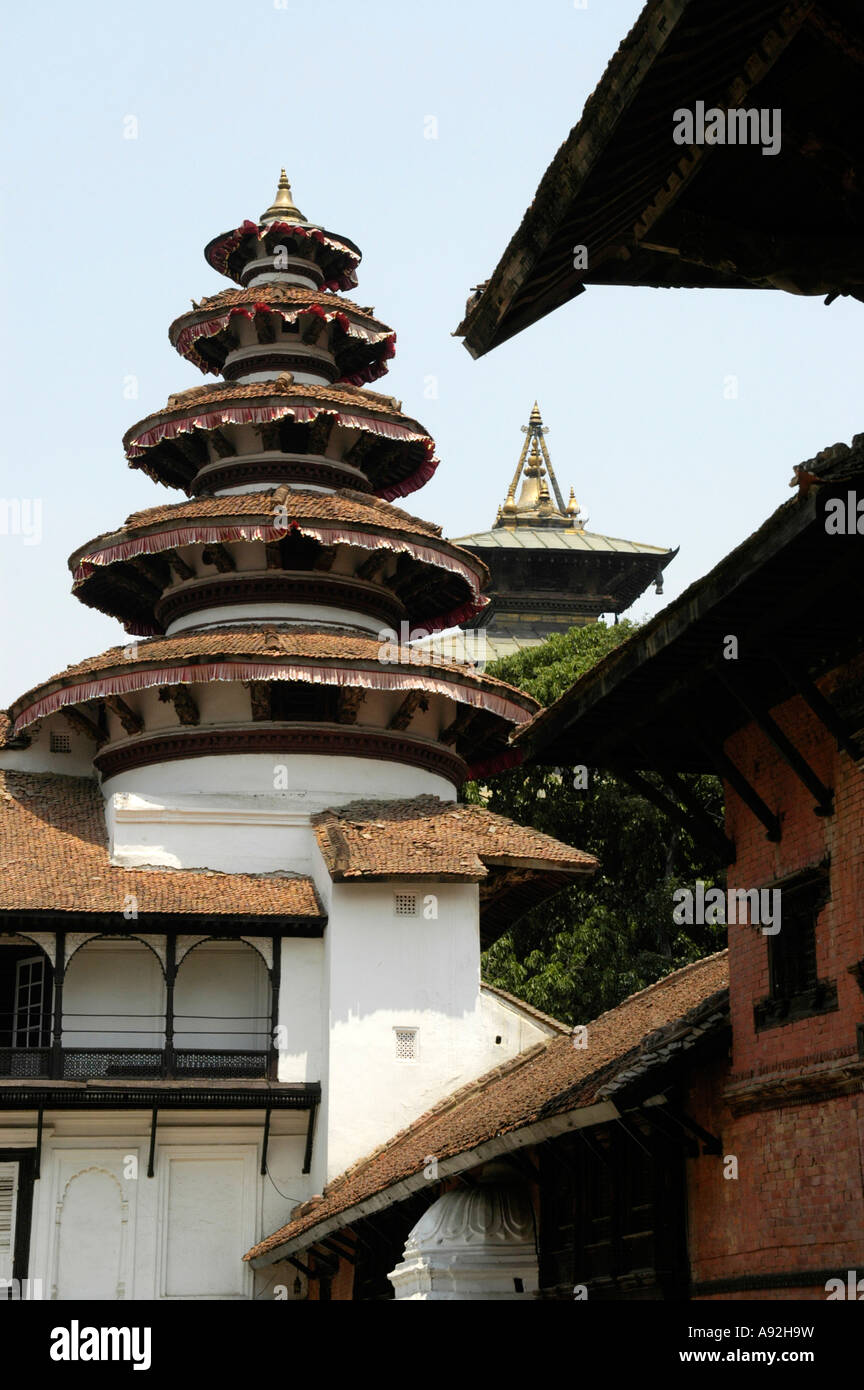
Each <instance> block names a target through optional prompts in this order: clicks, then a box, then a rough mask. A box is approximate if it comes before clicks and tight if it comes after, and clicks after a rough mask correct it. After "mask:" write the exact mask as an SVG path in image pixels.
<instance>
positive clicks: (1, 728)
mask: <svg viewBox="0 0 864 1390" xmlns="http://www.w3.org/2000/svg"><path fill="white" fill-rule="evenodd" d="M11 734H12V720H11V719H10V718H9V711H8V710H5V709H0V748H5V747H6V744H7V743H8V742H9V739H10V737H11Z"/></svg>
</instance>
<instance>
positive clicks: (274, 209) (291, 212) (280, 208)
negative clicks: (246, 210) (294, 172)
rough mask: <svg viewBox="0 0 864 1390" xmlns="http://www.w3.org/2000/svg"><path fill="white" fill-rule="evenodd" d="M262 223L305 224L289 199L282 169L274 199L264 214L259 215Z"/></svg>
mask: <svg viewBox="0 0 864 1390" xmlns="http://www.w3.org/2000/svg"><path fill="white" fill-rule="evenodd" d="M261 221H262V222H305V221H306V218H305V217H304V216H303V214H302V212H301V211H300V209H299V208H298V207H297V205H296V203H295V202H294V199H293V198H292V197H291V185H290V183H289V182H288V175H287V174H286V173H285V170H284V169H283V170H282V172H281V174H280V175H279V186H278V188H277V189H276V197H275V198H274V199H273V202H272V203H271V204H270V206H269V208H268V209H267V211H266V212H262V214H261Z"/></svg>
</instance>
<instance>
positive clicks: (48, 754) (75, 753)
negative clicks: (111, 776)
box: [0, 714, 96, 780]
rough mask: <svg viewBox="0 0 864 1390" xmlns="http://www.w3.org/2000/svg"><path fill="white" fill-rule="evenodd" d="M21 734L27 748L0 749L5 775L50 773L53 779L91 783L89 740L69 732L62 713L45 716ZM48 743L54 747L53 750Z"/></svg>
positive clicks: (75, 731) (93, 774)
mask: <svg viewBox="0 0 864 1390" xmlns="http://www.w3.org/2000/svg"><path fill="white" fill-rule="evenodd" d="M24 732H25V733H26V735H27V736H28V737H29V739H30V746H29V747H28V748H20V749H17V748H3V749H0V768H2V769H4V770H7V771H9V772H52V773H54V775H55V776H57V777H90V778H93V779H94V780H95V776H96V774H95V773H94V771H93V753H94V743H93V740H92V738H88V737H87V735H86V734H80V733H79V732H78V731H77V729H73V728H72V725H71V724H69V723H68V722H67V720H65V719H64V718H63V715H62V714H53V715H49V716H48V718H47V719H42V720H40V721H39V723H38V724H35V725H34V724H31V725H30V726H29V728H27V729H25V731H24ZM52 733H53V734H54V735H55V738H54V740H52V738H51V735H52ZM58 735H59V744H58V738H57V736H58ZM52 742H53V743H54V745H55V746H54V747H53V748H52Z"/></svg>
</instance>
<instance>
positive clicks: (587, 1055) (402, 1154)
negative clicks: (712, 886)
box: [245, 951, 729, 1259]
mask: <svg viewBox="0 0 864 1390" xmlns="http://www.w3.org/2000/svg"><path fill="white" fill-rule="evenodd" d="M728 981H729V972H728V962H727V953H726V952H725V951H720V952H718V953H717V954H716V955H713V956H707V957H706V958H705V959H703V960H700V961H696V962H694V963H693V964H692V965H687V966H685V967H684V968H683V970H676V971H675V972H674V973H673V974H671V975H667V976H666V977H665V979H662V980H659V981H658V982H657V983H656V984H653V985H650V986H649V987H648V989H643V990H641V991H640V992H639V993H638V994H633V995H631V996H630V998H629V999H625V1000H624V1002H623V1003H621V1004H619V1005H618V1007H617V1008H615V1009H611V1010H610V1011H609V1012H608V1013H605V1014H602V1015H601V1016H600V1018H598V1019H595V1020H594V1022H592V1023H589V1024H588V1046H587V1047H586V1048H577V1047H574V1046H573V1044H572V1041H571V1039H570V1037H566V1038H551V1039H550V1040H549V1041H548V1042H545V1043H540V1044H538V1045H537V1046H536V1047H534V1048H531V1049H530V1050H529V1051H527V1052H524V1053H522V1054H521V1055H520V1056H518V1057H515V1058H513V1059H512V1061H510V1062H507V1063H505V1064H504V1065H503V1066H501V1067H498V1068H496V1069H495V1070H494V1071H492V1072H488V1073H487V1074H486V1075H485V1076H483V1077H480V1078H479V1080H477V1081H472V1082H470V1083H469V1084H468V1085H467V1086H464V1087H462V1089H461V1090H459V1091H457V1092H455V1093H454V1094H453V1095H450V1096H448V1097H446V1098H445V1099H444V1100H443V1101H441V1102H440V1103H439V1104H438V1105H437V1106H435V1107H434V1108H433V1109H432V1110H430V1111H429V1112H427V1114H426V1115H423V1116H421V1117H420V1119H418V1120H417V1121H415V1122H414V1124H412V1125H410V1126H409V1127H408V1128H407V1129H405V1130H403V1131H402V1132H401V1133H400V1134H397V1135H396V1136H395V1137H394V1138H393V1139H391V1140H390V1141H389V1142H388V1143H386V1144H384V1145H383V1146H382V1147H381V1148H379V1149H377V1150H376V1151H375V1152H374V1153H373V1154H370V1155H369V1156H368V1157H367V1158H365V1159H362V1160H361V1161H360V1162H359V1163H357V1164H355V1165H354V1166H353V1167H352V1168H350V1169H348V1171H347V1172H345V1173H343V1174H342V1175H341V1176H340V1177H338V1178H336V1179H334V1181H333V1182H332V1183H329V1184H328V1185H327V1187H326V1188H325V1189H324V1193H323V1197H322V1200H321V1201H318V1202H316V1203H315V1204H314V1206H313V1207H312V1208H311V1209H310V1210H306V1211H305V1212H304V1211H303V1207H302V1206H301V1208H300V1209H299V1211H298V1215H297V1217H296V1218H295V1219H294V1220H293V1221H290V1222H289V1223H288V1224H287V1225H286V1226H283V1227H282V1228H281V1229H280V1230H278V1231H275V1232H274V1233H273V1235H271V1236H268V1237H267V1239H266V1240H263V1241H261V1242H260V1243H259V1244H258V1245H256V1246H255V1247H254V1248H253V1249H252V1250H250V1251H249V1252H248V1254H247V1255H246V1257H245V1258H246V1259H254V1258H256V1257H257V1256H259V1255H265V1254H267V1253H268V1252H270V1251H275V1250H276V1249H277V1248H278V1247H279V1246H281V1245H284V1244H285V1243H286V1242H287V1241H289V1240H293V1239H295V1238H297V1237H301V1236H302V1237H304V1244H311V1243H312V1242H313V1241H314V1239H315V1228H316V1227H317V1226H319V1225H320V1224H321V1223H322V1222H324V1221H327V1220H329V1219H330V1218H332V1217H334V1216H338V1215H341V1214H344V1218H345V1219H344V1221H343V1222H342V1224H343V1225H348V1224H350V1221H351V1209H352V1208H353V1207H356V1206H357V1205H358V1204H359V1203H361V1202H363V1201H364V1200H366V1199H367V1198H369V1197H372V1196H374V1195H375V1194H377V1193H382V1192H384V1191H385V1190H386V1189H387V1188H390V1187H392V1186H393V1184H395V1183H398V1182H401V1181H402V1180H404V1179H406V1178H410V1177H412V1176H414V1175H415V1174H419V1173H421V1172H422V1170H423V1168H424V1167H425V1165H426V1164H427V1163H428V1161H429V1155H430V1154H434V1156H435V1157H436V1158H437V1160H438V1162H439V1163H441V1162H442V1161H443V1160H445V1159H447V1158H451V1157H453V1156H455V1155H457V1154H461V1153H465V1152H466V1151H470V1150H472V1149H475V1148H477V1147H478V1146H479V1145H480V1144H483V1143H485V1142H487V1141H488V1140H490V1139H494V1138H496V1137H497V1136H499V1135H503V1134H507V1133H511V1132H513V1131H515V1130H518V1129H521V1128H523V1127H525V1126H526V1125H530V1124H533V1123H534V1122H535V1121H537V1120H541V1119H547V1118H550V1117H551V1116H554V1115H559V1114H565V1113H567V1112H569V1111H573V1110H579V1109H581V1108H582V1107H584V1106H588V1105H591V1104H593V1103H594V1101H595V1100H596V1099H597V1098H598V1095H599V1093H600V1091H601V1090H602V1089H604V1088H605V1087H606V1086H608V1085H609V1084H610V1083H611V1082H612V1081H614V1079H615V1077H616V1076H620V1075H621V1074H622V1073H624V1072H626V1071H627V1070H628V1069H629V1068H630V1067H632V1066H633V1065H634V1064H635V1063H637V1062H638V1061H639V1059H640V1057H641V1058H643V1059H644V1058H645V1057H646V1056H647V1055H648V1054H650V1053H651V1051H652V1050H653V1047H654V1046H655V1045H656V1042H657V1036H656V1035H657V1034H658V1033H659V1032H660V1030H665V1029H673V1030H674V1028H675V1025H678V1024H679V1023H680V1024H682V1025H683V1024H684V1023H686V1020H687V1017H688V1015H690V1014H691V1013H694V1012H695V1011H697V1010H702V1009H704V1008H705V1007H706V1006H708V1005H710V1004H711V1003H712V1002H715V1001H716V1005H717V1008H718V1009H720V1008H722V1007H723V1001H724V991H725V990H726V989H727V987H728ZM399 1195H405V1194H404V1192H402V1193H400V1194H399ZM398 1199H399V1197H398V1196H397V1195H396V1194H394V1197H393V1200H394V1201H396V1200H398ZM307 1235H308V1241H307V1240H306V1239H305V1237H306V1236H307Z"/></svg>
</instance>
